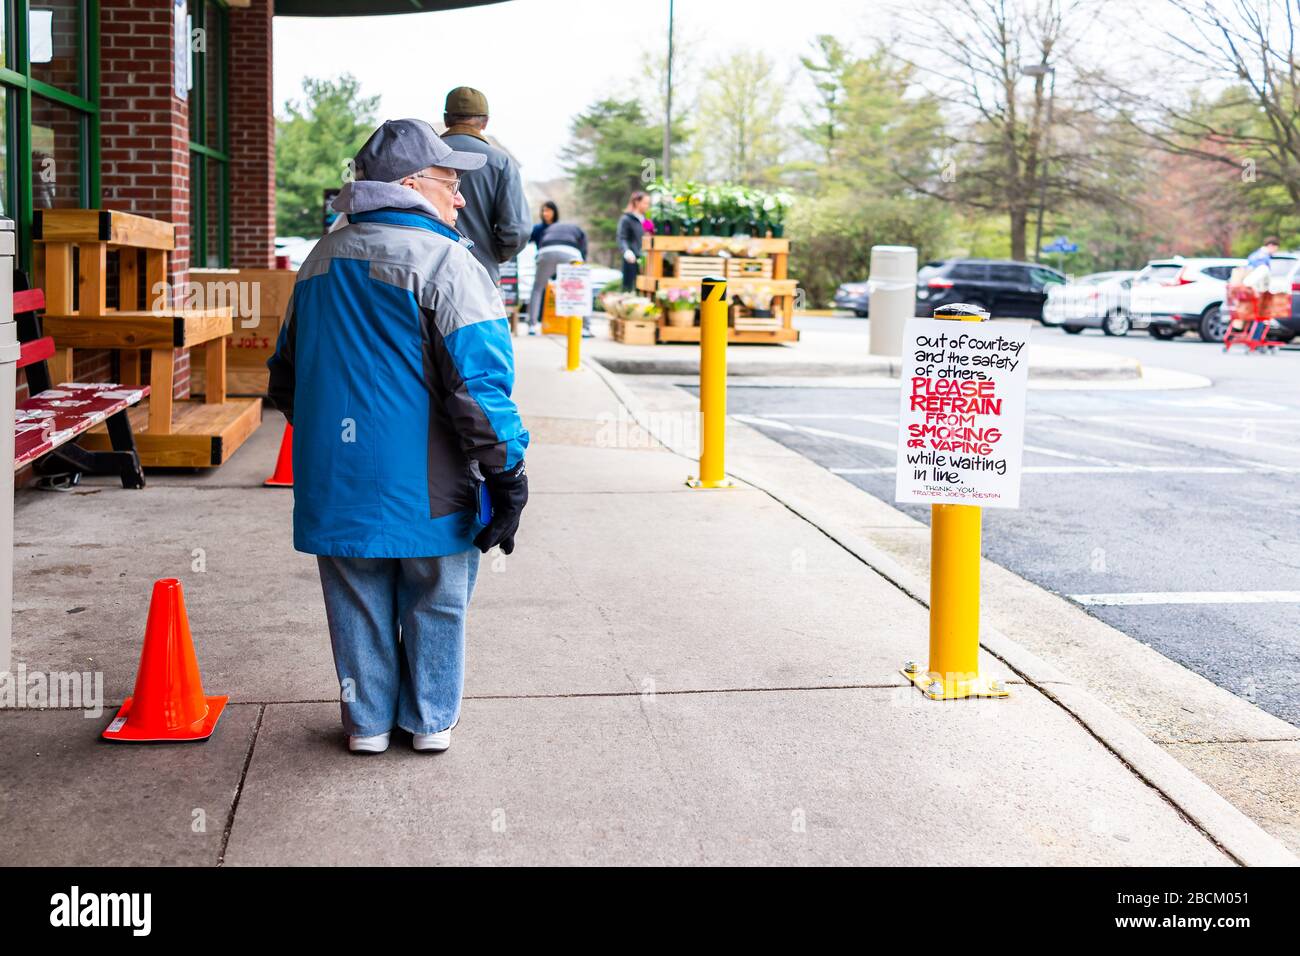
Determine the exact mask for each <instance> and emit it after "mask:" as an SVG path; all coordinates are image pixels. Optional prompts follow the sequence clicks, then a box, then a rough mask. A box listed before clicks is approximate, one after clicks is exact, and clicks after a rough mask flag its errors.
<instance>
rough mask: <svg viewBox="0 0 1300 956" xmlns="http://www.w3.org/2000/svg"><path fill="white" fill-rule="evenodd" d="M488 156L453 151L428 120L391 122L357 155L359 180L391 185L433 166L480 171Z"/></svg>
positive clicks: (357, 176)
mask: <svg viewBox="0 0 1300 956" xmlns="http://www.w3.org/2000/svg"><path fill="white" fill-rule="evenodd" d="M485 162H487V157H486V156H485V155H483V154H482V153H467V152H462V151H461V150H458V149H452V148H451V147H450V146H448V145H447V144H446V142H444V141H443V139H442V138H441V137H440V136H439V135H438V134H437V133H435V132H434V131H433V127H432V126H430V125H429V124H428V123H426V122H425V121H424V120H418V119H400V120H387V121H385V122H384V125H383V126H381V127H379V129H377V130H375V131H374V132H373V133H371V134H370V138H369V139H368V140H366V144H365V145H364V146H362V147H361V149H360V151H359V152H358V153H357V156H356V159H355V160H354V163H355V165H356V170H355V172H356V178H357V179H368V180H371V181H372V182H384V183H391V182H396V181H397V180H399V179H401V178H402V177H403V176H409V175H411V174H412V173H418V172H419V171H420V170H422V169H425V168H426V167H429V166H443V167H445V168H447V169H478V168H479V167H480V166H482V165H483V164H484V163H485Z"/></svg>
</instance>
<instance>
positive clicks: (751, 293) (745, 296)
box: [736, 285, 775, 319]
mask: <svg viewBox="0 0 1300 956" xmlns="http://www.w3.org/2000/svg"><path fill="white" fill-rule="evenodd" d="M774 295H775V293H774V292H773V291H772V287H771V286H770V285H756V286H753V287H752V288H749V289H746V290H745V291H743V292H738V293H737V294H736V298H738V299H739V300H740V303H741V305H743V306H745V308H747V309H749V311H750V313H751V314H752V315H753V316H754V318H756V319H770V318H771V317H772V298H773V296H774Z"/></svg>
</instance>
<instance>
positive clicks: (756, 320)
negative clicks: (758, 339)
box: [731, 312, 781, 332]
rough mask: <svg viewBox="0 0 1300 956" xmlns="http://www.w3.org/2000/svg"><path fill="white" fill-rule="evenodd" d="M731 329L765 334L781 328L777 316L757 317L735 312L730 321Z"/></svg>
mask: <svg viewBox="0 0 1300 956" xmlns="http://www.w3.org/2000/svg"><path fill="white" fill-rule="evenodd" d="M731 327H732V328H734V329H736V330H737V331H740V332H767V331H772V330H775V329H779V328H781V317H780V316H779V315H768V316H757V315H751V314H750V313H748V312H737V313H736V315H735V318H733V319H732V320H731Z"/></svg>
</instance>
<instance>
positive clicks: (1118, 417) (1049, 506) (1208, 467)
mask: <svg viewBox="0 0 1300 956" xmlns="http://www.w3.org/2000/svg"><path fill="white" fill-rule="evenodd" d="M805 321H806V322H808V321H813V322H817V323H818V324H821V323H828V324H829V323H834V324H835V327H836V328H838V329H841V330H845V331H848V330H856V331H865V326H866V323H865V322H861V321H855V320H846V319H818V320H805ZM1032 340H1033V341H1041V342H1043V343H1044V344H1049V345H1052V346H1054V347H1070V348H1080V349H1089V350H1099V349H1100V350H1112V351H1114V352H1116V353H1119V354H1124V355H1131V356H1133V357H1135V358H1138V359H1139V360H1140V361H1142V362H1143V363H1144V365H1152V366H1162V367H1166V368H1172V369H1177V370H1180V371H1185V372H1193V373H1196V374H1199V375H1204V376H1206V377H1208V378H1209V379H1210V380H1211V382H1212V385H1211V386H1210V387H1209V388H1203V389H1191V390H1182V391H1167V392H1166V391H1159V390H1147V391H1136V390H1130V389H1124V388H1123V387H1106V388H1098V389H1086V390H1073V391H1060V392H1055V391H1041V390H1032V391H1031V392H1030V393H1029V405H1028V414H1027V421H1026V434H1025V450H1026V451H1025V459H1024V465H1025V469H1024V479H1023V486H1022V497H1021V507H1020V508H1019V509H1018V510H999V509H988V510H986V514H985V524H984V553H985V555H986V556H987V557H988V558H990V559H991V560H993V561H995V562H997V563H998V564H1001V565H1003V566H1005V567H1007V568H1009V569H1011V570H1012V571H1015V572H1016V573H1018V574H1021V575H1023V576H1024V577H1026V578H1028V579H1029V580H1031V581H1033V582H1035V583H1036V584H1039V585H1040V586H1042V587H1045V588H1048V589H1050V590H1052V591H1054V592H1056V593H1058V594H1061V595H1063V596H1066V597H1068V598H1070V599H1071V600H1073V601H1075V602H1077V603H1079V604H1080V605H1082V606H1083V607H1085V608H1086V609H1087V610H1088V611H1089V613H1092V614H1094V615H1096V616H1097V617H1099V618H1101V619H1102V620H1104V621H1106V622H1107V623H1108V624H1111V625H1112V626H1114V627H1116V628H1118V629H1120V630H1122V631H1124V632H1125V633H1127V634H1129V635H1130V636H1132V637H1134V638H1136V639H1138V640H1140V641H1142V642H1144V643H1146V644H1148V645H1150V646H1151V647H1153V648H1155V649H1156V650H1158V651H1159V652H1160V653H1162V654H1164V655H1166V656H1167V657H1169V658H1171V659H1173V660H1175V661H1178V662H1179V663H1181V664H1183V665H1184V666H1186V667H1188V668H1190V669H1192V670H1194V671H1196V672H1197V673H1200V674H1202V675H1203V676H1205V677H1206V678H1208V679H1209V680H1212V681H1214V682H1215V683H1217V684H1219V685H1220V686H1222V687H1224V688H1225V689H1227V690H1229V691H1231V692H1233V693H1235V694H1237V695H1239V696H1241V697H1243V698H1245V699H1247V700H1250V701H1251V702H1253V703H1255V704H1256V705H1257V706H1259V707H1261V708H1262V709H1264V710H1266V711H1268V712H1270V713H1272V714H1274V715H1276V716H1278V717H1280V718H1282V719H1283V720H1286V721H1288V722H1290V723H1292V724H1294V725H1296V726H1300V502H1297V500H1296V495H1295V493H1294V490H1293V489H1294V488H1295V487H1296V484H1297V482H1298V481H1300V443H1297V441H1296V440H1295V437H1294V436H1295V432H1296V429H1295V423H1296V418H1297V413H1298V412H1300V398H1298V397H1297V392H1296V387H1295V382H1296V379H1297V376H1300V349H1292V348H1288V349H1284V350H1280V351H1279V352H1278V353H1276V354H1273V355H1246V354H1244V353H1241V352H1238V351H1234V352H1231V353H1227V354H1225V353H1224V352H1223V350H1222V347H1221V346H1217V345H1209V344H1205V343H1202V342H1200V341H1194V340H1193V339H1192V338H1191V337H1187V338H1186V339H1184V340H1177V341H1173V342H1158V341H1155V340H1153V339H1150V338H1149V337H1148V336H1145V335H1134V336H1131V337H1128V338H1106V337H1104V336H1102V335H1101V334H1100V333H1085V334H1084V335H1081V336H1067V335H1065V334H1064V333H1062V332H1060V331H1058V330H1054V329H1035V330H1034V333H1033V339H1032ZM897 401H898V398H897V392H896V391H895V390H893V389H857V388H825V387H822V388H812V387H810V388H798V387H793V388H784V387H782V388H770V387H762V388H755V387H745V384H744V383H743V382H741V381H737V382H733V383H732V385H731V387H730V389H729V403H728V404H729V410H730V412H731V413H732V414H733V415H735V416H738V417H739V418H740V419H741V420H742V421H744V422H746V423H747V424H749V425H752V426H754V427H756V428H758V429H760V430H761V431H763V432H764V433H765V434H767V435H768V436H770V437H771V438H773V439H775V440H777V441H780V442H781V443H783V444H784V445H786V446H787V447H789V448H791V449H792V450H795V451H798V452H799V453H801V454H803V455H805V456H806V457H808V458H810V459H812V460H814V461H816V462H818V463H819V464H821V465H823V466H825V467H827V468H829V469H831V470H832V471H834V472H836V473H838V474H840V475H842V476H843V477H845V478H846V479H848V480H849V481H852V482H853V483H855V484H857V485H858V486H859V487H861V488H863V489H865V490H866V491H868V492H870V493H871V494H873V495H876V496H877V497H880V498H883V499H884V500H887V501H892V499H893V488H894V470H893V463H894V457H895V441H896V439H895V433H896V421H897ZM901 510H903V511H905V512H907V513H908V514H910V515H913V516H914V517H916V518H918V519H920V520H923V521H926V520H928V517H929V514H928V511H929V509H928V508H926V507H924V506H901ZM1135 679H1140V677H1137V678H1135Z"/></svg>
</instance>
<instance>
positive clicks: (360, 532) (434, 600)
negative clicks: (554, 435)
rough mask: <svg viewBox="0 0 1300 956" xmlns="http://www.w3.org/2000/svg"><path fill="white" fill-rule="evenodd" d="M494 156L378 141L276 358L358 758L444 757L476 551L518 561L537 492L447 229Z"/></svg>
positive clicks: (504, 378)
mask: <svg viewBox="0 0 1300 956" xmlns="http://www.w3.org/2000/svg"><path fill="white" fill-rule="evenodd" d="M483 161H484V157H483V156H482V155H481V154H476V153H465V152H458V151H457V150H455V149H453V148H452V147H451V146H450V145H448V144H447V143H445V142H444V141H443V140H441V139H440V138H439V137H438V135H437V134H436V133H435V132H434V130H433V127H432V126H430V125H429V124H428V123H425V122H423V121H421V120H390V121H389V122H386V123H384V125H383V126H381V127H380V128H379V129H378V130H376V131H375V133H374V134H373V135H372V136H371V137H370V139H369V140H367V142H366V144H365V145H364V146H363V147H362V148H361V151H360V152H359V153H358V154H357V156H356V164H355V172H356V181H354V182H351V183H348V184H346V185H345V186H344V187H343V189H342V190H341V191H340V193H339V196H338V198H337V199H336V200H335V201H334V207H335V208H336V209H337V210H339V211H340V212H342V213H345V214H346V215H347V217H348V225H347V226H346V227H344V228H342V229H340V230H338V231H337V232H333V233H330V234H329V235H327V236H325V237H324V238H323V239H321V240H320V242H319V243H318V244H317V245H316V248H315V249H314V250H312V253H311V255H309V256H308V257H307V260H306V261H305V262H304V263H303V265H302V268H301V269H299V270H298V279H297V282H296V283H295V285H294V290H293V298H292V301H291V304H290V308H289V314H288V315H287V317H286V319H285V323H284V327H283V328H282V330H281V332H280V338H279V341H278V343H277V347H276V352H275V355H274V356H273V357H272V358H271V359H270V360H269V361H268V362H267V365H268V367H269V368H270V370H271V377H270V386H269V396H270V398H271V400H272V401H273V402H274V404H275V405H276V407H277V408H279V409H281V410H282V411H283V412H284V414H285V416H286V417H287V418H288V419H289V422H290V423H291V424H292V425H293V459H294V472H295V474H294V479H295V482H294V509H293V535H294V547H296V548H297V549H298V550H299V551H305V552H308V553H310V554H315V555H317V556H318V557H317V561H318V563H319V566H320V577H321V587H322V590H323V591H324V596H325V611H326V616H327V618H328V620H329V629H330V642H331V644H332V646H333V650H334V663H335V667H336V668H337V670H338V677H339V683H340V688H341V694H342V698H341V699H342V713H343V725H344V728H345V730H346V732H347V734H348V737H349V749H351V750H352V751H354V752H360V753H379V752H382V751H384V750H386V749H387V748H388V743H389V736H390V734H391V732H392V730H393V728H394V727H401V728H402V729H403V730H406V731H408V732H410V733H411V734H412V735H413V745H414V747H415V749H416V750H420V751H441V750H446V749H447V747H448V746H449V745H450V742H451V728H452V727H453V726H455V724H456V721H457V719H458V718H459V716H460V704H461V694H462V689H463V686H464V661H465V612H466V608H467V605H468V604H469V599H470V595H471V594H472V593H473V590H474V581H475V576H476V574H477V571H478V563H479V554H480V552H486V551H487V550H489V549H490V548H492V547H494V546H497V545H499V546H500V547H501V550H502V551H503V552H504V553H506V554H509V553H510V552H511V551H512V550H513V549H514V539H515V532H516V530H517V528H518V526H519V516H520V512H521V511H522V509H523V507H524V504H525V503H526V501H527V500H528V482H527V479H526V478H525V476H524V449H525V448H526V447H527V445H528V432H527V431H525V430H524V427H523V424H522V423H521V422H520V419H519V412H518V410H517V408H516V407H515V403H514V401H513V400H512V399H511V394H510V393H511V389H512V387H513V384H514V354H513V351H512V349H511V341H510V328H509V325H508V323H507V320H506V317H505V308H504V307H503V306H502V304H501V298H500V296H499V295H498V293H497V290H496V287H495V285H494V284H493V282H492V280H491V278H490V277H489V276H488V274H487V273H486V272H485V271H484V269H483V267H482V266H481V265H480V264H479V263H478V261H477V260H476V259H475V258H474V256H473V255H471V253H470V249H469V245H470V243H469V241H468V240H466V239H464V238H463V237H461V235H460V234H459V233H457V232H456V230H455V225H456V216H457V211H458V210H459V209H460V208H461V207H463V206H464V205H465V200H464V199H463V198H461V195H460V178H459V177H460V174H461V173H462V172H464V171H468V170H473V169H477V168H478V167H480V166H482V164H483Z"/></svg>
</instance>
